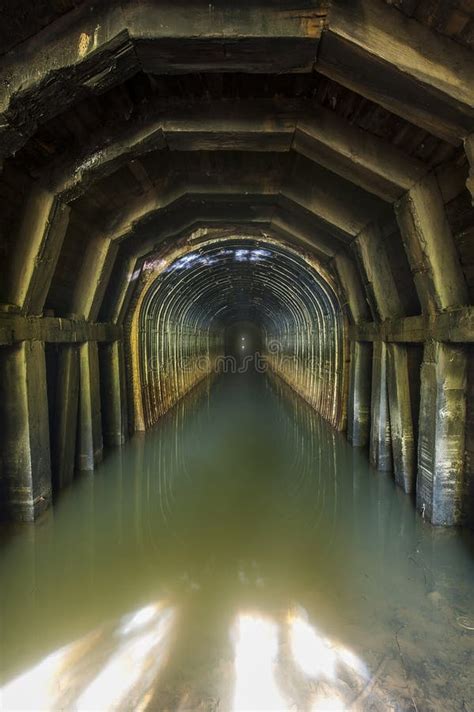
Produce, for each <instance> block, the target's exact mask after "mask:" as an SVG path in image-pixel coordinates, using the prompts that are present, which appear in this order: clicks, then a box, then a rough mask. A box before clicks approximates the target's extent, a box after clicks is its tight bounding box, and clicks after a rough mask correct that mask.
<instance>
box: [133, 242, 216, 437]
mask: <svg viewBox="0 0 474 712" xmlns="http://www.w3.org/2000/svg"><path fill="white" fill-rule="evenodd" d="M183 257H184V258H185V254H183V253H180V252H178V253H176V252H174V251H173V252H172V253H171V256H170V255H168V256H166V255H165V254H164V255H163V256H162V257H161V258H160V257H158V258H155V259H150V260H149V261H148V263H147V264H146V265H145V267H144V270H143V276H142V281H141V284H139V285H138V286H137V296H136V298H135V300H134V304H133V305H131V311H130V318H129V320H128V322H127V325H126V331H127V334H128V339H127V343H128V359H129V365H130V367H131V372H132V379H131V391H130V395H131V403H133V429H134V430H146V429H147V428H149V427H151V426H152V425H154V423H156V422H157V420H158V419H159V418H160V417H161V416H162V415H164V413H166V411H168V410H169V409H170V408H172V407H173V406H174V405H175V403H176V402H177V401H178V400H180V399H181V398H182V397H183V396H184V395H185V394H186V393H188V392H189V391H190V390H191V389H192V388H193V387H194V386H195V385H196V384H197V383H199V382H200V381H201V380H202V379H203V378H206V377H207V376H209V375H211V374H213V373H215V372H216V360H217V359H218V357H219V356H222V354H223V352H224V335H223V334H222V333H220V332H219V331H218V330H217V329H215V328H212V326H211V324H210V323H209V320H206V319H205V318H203V314H202V313H200V312H199V311H196V310H195V309H193V298H192V295H191V294H189V293H188V292H187V290H186V284H185V283H183V280H180V282H178V284H176V283H173V282H172V277H173V273H172V272H171V273H170V272H167V270H168V269H169V268H170V267H171V266H172V265H173V260H177V259H180V258H181V259H183ZM170 277H171V279H170ZM204 316H205V315H204Z"/></svg>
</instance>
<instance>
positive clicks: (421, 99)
mask: <svg viewBox="0 0 474 712" xmlns="http://www.w3.org/2000/svg"><path fill="white" fill-rule="evenodd" d="M317 69H318V71H319V72H321V73H322V74H325V75H326V76H329V77H331V78H332V79H335V80H336V81H338V82H340V83H341V84H343V85H344V86H346V87H349V88H350V89H353V90H354V91H356V92H357V93H359V94H362V96H365V97H367V98H368V99H371V100H372V101H375V102H376V103H378V104H380V105H381V106H384V107H385V108H386V109H388V110H389V111H392V112H393V113H395V114H398V115H399V116H402V117H404V118H405V119H407V120H408V121H410V122H411V123H413V124H415V125H418V126H421V127H422V128H424V129H425V130H426V131H428V132H429V133H432V134H434V135H435V136H439V137H440V138H443V139H445V140H447V141H450V142H451V143H453V144H459V143H461V141H462V139H463V138H464V137H465V136H466V135H468V134H469V133H471V131H472V129H473V124H474V108H473V107H474V85H473V81H472V56H471V53H470V51H469V49H468V48H467V47H462V46H461V45H460V44H458V43H457V42H455V41H453V40H452V39H450V38H448V37H444V36H442V35H440V34H438V33H436V32H433V31H432V29H431V28H429V27H426V26H424V25H423V24H422V23H420V22H417V21H416V20H415V19H408V18H406V17H404V16H403V14H402V13H401V12H399V11H398V10H397V9H396V8H394V7H390V6H389V5H388V4H387V3H385V2H379V1H378V0H357V2H348V1H347V0H333V1H332V3H331V9H330V12H329V15H328V19H327V23H326V28H325V30H324V32H323V37H322V40H321V42H320V46H319V52H318V63H317Z"/></svg>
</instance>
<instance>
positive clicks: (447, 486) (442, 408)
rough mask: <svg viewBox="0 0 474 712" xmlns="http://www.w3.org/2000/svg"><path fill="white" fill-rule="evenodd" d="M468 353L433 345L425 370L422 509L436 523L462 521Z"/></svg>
mask: <svg viewBox="0 0 474 712" xmlns="http://www.w3.org/2000/svg"><path fill="white" fill-rule="evenodd" d="M466 370H467V350H466V348H465V347H464V346H457V345H452V344H446V343H440V342H437V341H428V342H426V344H425V351H424V357H423V364H422V367H421V403H420V424H419V437H418V475H417V494H416V501H417V509H418V510H419V511H420V512H421V513H422V515H423V516H424V517H425V518H427V519H428V520H429V521H431V522H432V523H433V524H443V525H453V524H457V523H459V521H460V515H461V500H462V488H463V482H462V477H463V462H464V442H465V422H466Z"/></svg>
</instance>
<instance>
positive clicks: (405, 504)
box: [0, 374, 474, 712]
mask: <svg viewBox="0 0 474 712" xmlns="http://www.w3.org/2000/svg"><path fill="white" fill-rule="evenodd" d="M470 546H471V547H472V538H469V536H468V535H465V536H461V535H460V534H459V533H457V532H454V531H452V532H447V531H438V530H435V529H433V528H431V527H430V526H428V525H426V524H425V523H424V522H423V520H422V519H421V518H420V517H418V516H417V515H416V513H415V511H414V509H413V507H412V504H411V503H410V500H409V498H407V497H406V496H404V495H403V493H401V492H400V491H399V490H398V489H397V488H396V487H395V485H394V483H393V481H392V479H391V477H390V476H389V475H383V474H381V473H377V472H375V471H374V470H371V469H370V468H369V467H368V465H367V460H366V457H365V454H364V453H363V452H359V451H358V450H357V449H353V448H351V447H350V446H349V445H348V444H347V443H346V441H345V440H344V437H343V436H342V435H341V434H339V433H336V432H335V431H334V430H332V429H331V427H330V426H329V425H328V424H327V423H326V422H325V421H324V420H323V419H322V418H321V417H320V416H318V415H317V414H316V413H315V411H314V410H312V409H311V408H310V407H309V406H308V404H307V403H305V402H304V401H303V400H301V399H300V398H299V397H298V396H295V395H293V394H292V392H291V391H290V390H289V388H288V387H287V386H286V385H284V384H282V382H281V381H279V380H278V379H277V378H276V377H264V376H262V375H254V374H246V375H245V374H236V375H228V376H223V377H220V378H218V379H216V380H215V381H213V382H210V381H207V382H204V383H202V384H201V385H200V386H198V387H197V388H196V389H195V390H194V391H193V392H192V393H191V394H190V395H189V397H187V398H186V399H184V400H182V401H180V402H179V403H178V404H177V405H176V407H175V408H174V409H172V410H170V411H169V412H168V413H167V414H166V416H165V417H164V418H163V419H162V420H160V422H159V423H158V424H157V426H156V427H155V428H154V429H153V430H151V431H150V432H149V433H147V434H146V435H142V434H140V435H137V437H135V438H133V439H132V441H131V442H130V444H129V445H127V446H126V447H125V448H123V449H122V450H118V451H112V452H111V453H110V454H109V456H108V457H107V459H106V460H105V461H104V463H103V465H101V467H100V468H99V469H98V470H97V471H96V472H95V474H94V475H88V476H86V477H81V478H79V479H78V480H76V481H75V482H74V484H73V486H72V487H71V488H70V489H69V490H67V491H66V492H65V493H64V495H63V496H61V497H60V498H59V500H58V502H57V506H56V507H55V509H54V510H53V512H50V513H47V516H45V517H44V518H43V519H42V520H40V521H39V522H38V523H37V524H35V525H31V526H27V527H25V528H23V529H21V530H20V531H9V532H4V536H3V537H2V539H1V540H0V577H1V581H2V588H1V593H0V595H1V614H2V646H3V649H4V650H6V651H7V655H2V658H1V662H0V665H1V673H2V682H1V686H2V690H1V692H0V695H2V696H3V697H0V708H6V709H22V708H23V709H31V708H34V709H47V708H50V709H71V710H74V709H101V710H105V709H111V708H114V707H115V708H119V709H140V710H149V711H150V712H151V710H153V711H155V710H160V709H169V710H183V712H184V710H190V709H203V710H208V709H209V710H216V709H217V708H219V709H222V710H238V709H242V708H249V707H250V708H251V709H272V710H274V709H295V708H296V709H298V710H299V709H301V710H319V709H348V708H349V709H361V710H364V709H367V708H371V709H374V710H384V712H385V710H387V709H401V710H404V709H411V708H412V707H413V702H412V699H414V700H415V701H416V702H417V706H418V708H419V709H423V704H425V706H426V708H427V709H430V706H429V705H431V708H433V709H436V704H438V705H439V700H442V704H443V709H445V710H450V709H453V710H454V709H459V708H460V707H459V701H460V699H461V697H462V695H463V694H465V688H466V686H467V685H468V681H467V675H468V673H467V671H468V670H469V665H470V663H469V661H470V660H472V640H473V639H472V631H471V629H470V626H472V621H473V618H474V616H473V610H472V585H473V583H474V580H473V574H472V563H471V558H470V556H471V554H470V549H469V547H470ZM420 670H422V674H421V673H420ZM32 700H34V705H33V702H32ZM370 705H371V706H372V707H370ZM433 705H434V706H433ZM456 705H458V706H457V707H456ZM438 708H439V707H438Z"/></svg>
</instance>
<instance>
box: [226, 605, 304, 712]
mask: <svg viewBox="0 0 474 712" xmlns="http://www.w3.org/2000/svg"><path fill="white" fill-rule="evenodd" d="M234 634H235V691H234V700H233V705H232V710H233V712H242V710H255V711H256V710H271V711H272V712H277V710H278V711H279V710H289V709H290V707H289V705H288V703H287V702H286V700H285V699H284V697H283V695H282V694H281V692H280V690H279V688H278V686H277V684H276V681H275V665H276V658H277V654H278V635H277V634H278V629H277V626H276V624H275V623H273V622H272V621H270V620H268V619H267V618H263V617H260V616H257V615H252V614H243V615H240V616H239V617H238V620H237V623H236V626H235V632H234Z"/></svg>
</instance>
